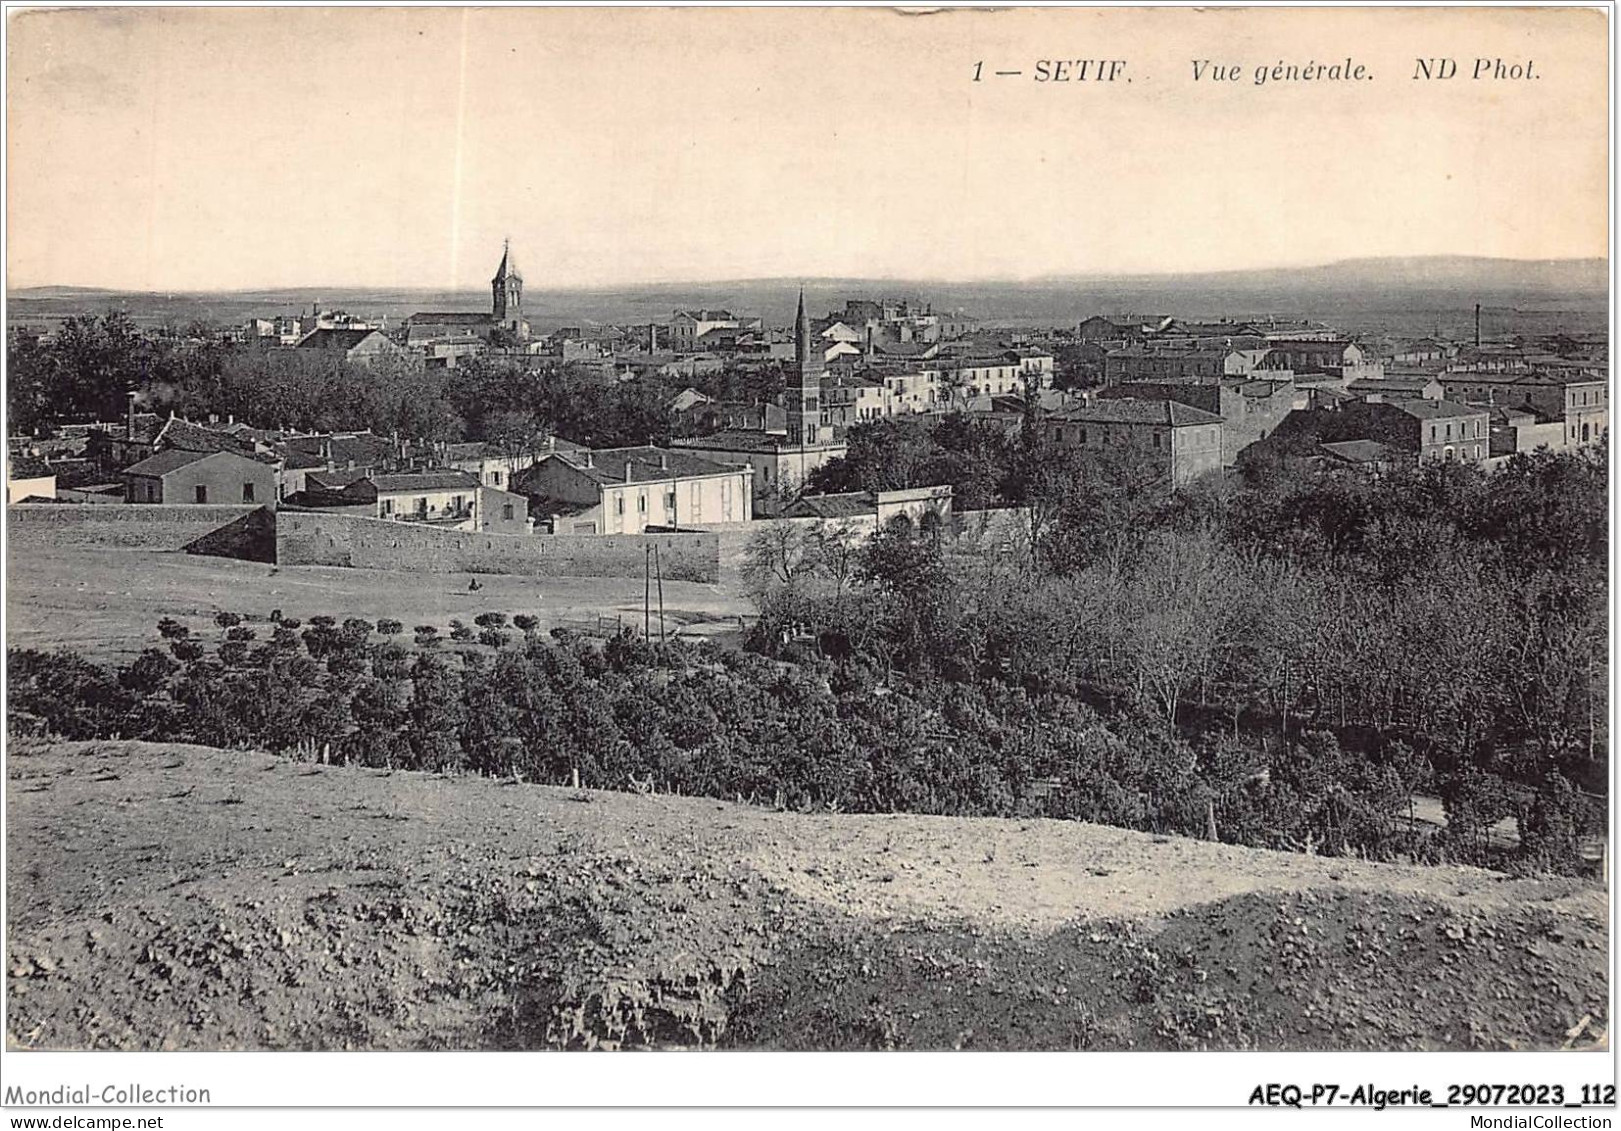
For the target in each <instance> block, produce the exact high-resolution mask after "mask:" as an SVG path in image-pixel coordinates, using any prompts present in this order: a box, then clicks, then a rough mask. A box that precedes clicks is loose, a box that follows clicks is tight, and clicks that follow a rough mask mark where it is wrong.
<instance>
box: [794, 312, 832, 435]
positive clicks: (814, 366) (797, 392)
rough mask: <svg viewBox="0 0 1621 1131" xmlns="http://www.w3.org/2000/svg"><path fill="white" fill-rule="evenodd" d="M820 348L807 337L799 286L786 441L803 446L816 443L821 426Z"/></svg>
mask: <svg viewBox="0 0 1621 1131" xmlns="http://www.w3.org/2000/svg"><path fill="white" fill-rule="evenodd" d="M822 369H823V358H822V351H821V349H819V348H818V347H817V345H816V343H815V342H814V341H813V340H812V338H811V328H810V319H808V318H806V317H805V288H804V287H800V288H799V313H798V314H797V315H795V317H794V375H793V377H791V378H790V380H789V387H788V395H787V398H786V399H787V406H786V407H787V410H788V442H789V443H790V444H793V445H795V446H805V445H809V444H814V443H816V442H817V440H818V438H819V436H820V433H821V426H822Z"/></svg>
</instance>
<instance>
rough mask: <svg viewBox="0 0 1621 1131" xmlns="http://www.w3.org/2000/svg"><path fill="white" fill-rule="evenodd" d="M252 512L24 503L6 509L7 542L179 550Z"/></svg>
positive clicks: (219, 508) (148, 505) (192, 507)
mask: <svg viewBox="0 0 1621 1131" xmlns="http://www.w3.org/2000/svg"><path fill="white" fill-rule="evenodd" d="M257 509H258V508H256V507H252V506H218V505H207V504H204V505H201V506H198V505H190V506H187V505H174V504H163V503H121V504H120V505H118V506H106V505H103V504H100V503H23V504H19V505H17V506H9V507H7V508H6V537H7V539H8V540H9V542H10V544H11V545H19V546H86V547H97V546H99V547H107V548H112V549H128V550H179V549H183V548H184V547H185V546H186V545H188V544H189V543H191V542H193V541H195V540H196V539H198V538H200V537H202V536H203V535H204V534H207V533H209V532H210V531H214V530H218V529H219V528H220V527H222V526H226V525H228V524H229V523H232V522H235V521H236V520H237V519H240V518H241V517H242V516H243V515H246V514H251V513H253V511H255V510H257Z"/></svg>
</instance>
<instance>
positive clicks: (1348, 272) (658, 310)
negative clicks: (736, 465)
mask: <svg viewBox="0 0 1621 1131" xmlns="http://www.w3.org/2000/svg"><path fill="white" fill-rule="evenodd" d="M799 286H800V280H798V279H754V280H738V281H727V282H706V283H653V284H645V285H636V286H622V287H612V288H556V289H552V288H547V287H546V286H545V283H544V275H543V272H542V271H541V270H538V269H532V270H531V277H530V287H529V289H528V291H527V292H526V294H525V296H524V297H525V307H526V311H525V312H526V314H527V315H528V317H529V319H530V322H531V323H532V324H533V325H534V326H535V327H536V328H537V329H538V330H540V331H548V330H552V329H555V328H557V327H559V326H576V325H579V326H590V325H594V324H602V323H646V322H651V321H659V322H662V321H664V320H666V319H668V318H669V316H670V312H671V311H672V310H676V309H680V308H683V307H723V308H727V309H733V310H739V311H745V312H748V313H752V314H759V315H762V316H764V317H765V318H766V320H767V321H768V322H771V323H774V324H779V325H786V324H788V323H789V322H790V321H791V320H792V314H793V309H794V302H795V298H796V296H797V294H798V290H799ZM1608 287H1609V266H1608V264H1607V262H1606V261H1605V260H1602V259H1560V260H1517V259H1485V258H1474V257H1468V256H1421V257H1409V258H1384V259H1352V260H1345V261H1342V262H1339V263H1330V264H1325V265H1322V266H1317V267H1298V268H1275V269H1269V270H1258V271H1222V272H1208V273H1199V274H1188V275H1101V274H1099V275H1075V276H1068V277H1052V278H1042V279H1032V280H1027V281H985V282H966V283H964V282H934V281H929V280H925V279H856V278H851V279H814V280H806V281H805V290H806V297H807V301H808V304H809V305H810V307H811V308H812V310H815V311H822V310H832V309H838V308H841V307H842V306H843V305H844V301H845V300H846V299H851V298H877V297H896V298H902V297H906V298H916V299H920V300H922V301H924V302H928V303H932V304H933V305H934V307H935V309H937V310H942V311H946V310H950V311H961V312H963V313H966V314H969V315H971V316H973V317H976V318H978V319H980V320H982V321H986V322H991V323H999V324H1023V325H1040V326H1068V325H1073V324H1074V323H1075V322H1076V321H1078V320H1079V319H1080V318H1082V317H1085V316H1086V315H1089V314H1095V313H1128V312H1131V313H1138V314H1179V315H1183V316H1187V317H1204V316H1229V317H1235V318H1237V317H1256V316H1259V315H1264V314H1278V315H1291V316H1306V317H1317V318H1323V319H1326V320H1329V321H1334V322H1337V323H1339V324H1342V325H1346V326H1347V327H1348V328H1356V327H1358V326H1376V325H1381V324H1386V323H1387V322H1388V319H1387V318H1385V317H1382V316H1388V315H1400V316H1402V319H1403V321H1410V320H1412V319H1415V318H1420V317H1421V316H1422V318H1425V319H1430V320H1431V321H1433V322H1435V323H1436V324H1438V325H1455V324H1456V323H1457V319H1458V317H1459V316H1460V314H1461V313H1468V312H1470V311H1472V309H1473V304H1474V303H1476V302H1479V303H1482V304H1483V305H1484V306H1486V307H1487V308H1489V309H1498V310H1503V311H1505V312H1508V311H1523V312H1527V313H1535V312H1555V311H1564V312H1579V313H1581V314H1584V315H1588V316H1591V315H1592V314H1594V313H1595V312H1602V311H1604V310H1605V309H1606V306H1607V302H1608ZM9 301H10V320H11V322H12V323H13V324H17V323H26V322H28V321H29V320H30V319H40V320H46V319H55V318H61V317H66V316H69V315H73V314H79V313H101V312H103V311H106V310H109V309H120V310H127V311H128V312H129V313H130V314H131V315H132V316H133V317H135V318H136V319H138V320H140V321H142V322H147V323H162V322H174V323H177V324H180V325H184V324H185V323H187V322H190V321H192V320H195V319H204V320H208V321H213V322H219V323H235V322H240V321H243V320H245V319H247V318H248V317H250V316H253V315H260V316H268V315H273V314H277V313H292V312H295V311H299V310H308V309H310V307H311V305H312V304H316V303H318V304H319V305H320V306H321V307H322V308H323V309H342V310H347V311H349V312H350V313H352V314H355V315H360V316H371V317H379V316H386V317H387V318H388V320H389V324H390V325H394V324H397V323H398V322H399V321H400V320H402V319H404V318H405V317H406V316H408V315H410V314H411V313H413V312H414V311H419V310H485V309H488V306H489V295H488V293H487V292H484V291H443V290H428V289H423V290H410V289H403V290H402V289H379V288H372V289H368V288H352V287H349V288H342V287H295V288H282V289H266V290H258V291H229V292H215V293H178V292H177V293H172V294H163V293H148V294H139V293H132V292H124V291H112V290H97V289H94V288H88V287H68V286H52V287H28V288H22V289H18V290H13V291H11V292H9ZM1582 321H1583V322H1587V321H1590V318H1584V319H1582Z"/></svg>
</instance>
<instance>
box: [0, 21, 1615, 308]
mask: <svg viewBox="0 0 1621 1131" xmlns="http://www.w3.org/2000/svg"><path fill="white" fill-rule="evenodd" d="M8 30H9V37H8V46H7V50H8V59H9V66H10V72H9V87H8V91H7V99H8V112H9V129H8V138H7V144H8V154H9V172H8V184H7V188H8V211H7V218H8V231H7V248H8V250H7V273H8V279H7V281H8V285H9V286H10V287H23V286H33V285H42V284H65V285H80V286H101V287H115V288H127V289H152V290H170V289H172V290H205V289H209V290H212V289H231V288H253V287H272V286H375V287H447V288H449V287H457V288H459V287H479V286H483V285H485V284H486V282H487V280H488V279H489V276H490V274H491V273H492V271H493V269H494V266H495V262H496V260H497V259H498V258H499V255H500V246H501V240H502V238H503V237H504V236H510V237H511V238H512V241H513V247H514V251H515V253H516V254H517V256H518V260H519V262H520V264H521V265H522V267H523V270H524V273H525V277H526V279H527V281H528V284H529V286H530V287H532V288H537V289H544V288H545V287H548V286H557V287H565V286H568V287H572V286H606V285H613V284H621V283H638V282H654V281H699V280H719V279H743V278H762V277H788V278H802V277H808V278H815V277H863V278H873V277H892V278H910V279H929V278H938V279H951V280H965V279H992V278H998V279H1000V278H1033V277H1039V276H1046V275H1055V274H1097V273H1107V274H1128V273H1158V272H1178V271H1208V270H1224V269H1244V268H1255V267H1269V266H1294V265H1304V264H1315V263H1326V262H1332V261H1335V260H1339V259H1346V258H1354V257H1361V256H1387V255H1402V256H1405V255H1434V254H1449V255H1485V256H1500V257H1514V258H1537V259H1550V258H1563V257H1588V256H1604V255H1606V254H1607V248H1608V234H1607V228H1606V223H1607V221H1606V204H1607V197H1606V193H1607V176H1608V173H1609V154H1608V137H1609V129H1608V123H1607V119H1606V114H1607V109H1606V90H1607V70H1606V68H1607V65H1608V64H1607V55H1606V39H1607V26H1606V16H1605V14H1604V13H1603V12H1601V11H1582V10H1570V9H1565V10H1554V9H1540V10H1508V9H1499V10H1496V11H1488V10H1480V9H1474V10H1463V9H1440V8H1434V9H1361V10H1357V9H1326V10H1310V11H1302V10H1293V9H1255V10H1227V11H1214V12H1212V11H1196V10H1193V9H1158V10H1153V11H1142V10H1135V9H1109V10H1102V11H1098V10H1090V11H1076V10H1061V9H1022V10H1010V11H999V12H985V11H969V10H957V11H950V12H944V13H938V14H932V15H907V14H902V13H899V12H895V11H890V10H885V9H861V10H858V9H839V10H831V9H770V10H767V9H706V10H699V9H685V10H675V9H636V10H626V9H602V8H598V9H550V10H517V9H482V10H481V9H421V8H418V9H387V10H375V9H374V10H365V9H357V8H325V9H322V8H293V9H264V10H255V9H247V8H237V9H216V10H199V9H171V10H153V9H145V10H137V9H123V10H118V9H108V10H80V11H70V10H62V11H38V12H25V13H22V14H19V15H13V16H12V18H11V20H10V22H9V28H8ZM1420 55H1423V56H1426V57H1431V56H1433V57H1444V56H1450V57H1452V58H1454V59H1455V60H1456V61H1457V66H1458V68H1459V70H1460V72H1462V73H1461V74H1460V75H1459V77H1457V78H1454V79H1452V80H1449V81H1445V82H1441V81H1432V82H1423V81H1419V80H1415V79H1414V78H1413V77H1412V76H1413V73H1414V70H1415V61H1416V58H1417V57H1418V56H1420ZM1083 57H1104V58H1117V59H1124V60H1126V68H1125V71H1124V76H1125V77H1129V78H1130V79H1131V82H1129V83H1127V82H1125V81H1123V79H1122V80H1121V81H1117V82H1115V83H1112V84H1102V83H1097V82H1085V83H1081V82H1071V83H1068V84H1056V83H1045V84H1043V83H1037V82H1035V81H1034V79H1033V75H1034V71H1035V67H1036V63H1037V61H1038V60H1042V59H1055V58H1069V59H1078V58H1083ZM1346 57H1350V58H1351V60H1352V62H1353V64H1358V63H1360V64H1362V65H1364V66H1366V67H1367V68H1368V69H1369V70H1370V71H1371V72H1372V73H1373V75H1374V77H1373V79H1372V80H1371V81H1365V82H1355V81H1350V82H1347V81H1334V80H1320V81H1317V82H1315V83H1293V84H1290V83H1283V84H1274V83H1269V84H1267V85H1265V86H1260V87H1257V86H1256V85H1255V84H1254V81H1253V71H1254V68H1255V67H1256V66H1257V65H1259V64H1274V63H1277V62H1279V61H1283V62H1287V63H1295V64H1305V63H1307V62H1309V61H1312V60H1316V61H1318V62H1340V61H1342V60H1344V59H1345V58H1346ZM1497 57H1502V58H1503V59H1504V60H1505V62H1524V61H1525V60H1531V61H1532V64H1533V67H1534V71H1533V73H1535V74H1537V75H1539V76H1540V77H1538V78H1535V79H1530V80H1519V81H1515V80H1508V79H1505V80H1502V81H1490V80H1479V81H1477V80H1475V79H1473V78H1471V77H1470V72H1471V71H1472V70H1473V67H1474V62H1475V60H1476V59H1477V58H1497ZM1196 59H1210V60H1211V61H1212V62H1222V61H1230V62H1234V63H1237V64H1239V65H1240V66H1241V68H1242V69H1243V70H1242V77H1241V79H1240V81H1238V82H1232V83H1220V84H1216V83H1213V82H1210V81H1208V80H1206V81H1204V82H1195V81H1194V80H1193V78H1192V62H1193V60H1196ZM981 61H982V62H983V68H982V78H981V81H980V82H978V83H975V82H974V81H972V80H973V72H974V67H975V63H976V62H981ZM999 69H1002V70H1021V71H1022V72H1023V74H1022V75H1019V76H1001V77H997V76H995V75H994V71H996V70H999Z"/></svg>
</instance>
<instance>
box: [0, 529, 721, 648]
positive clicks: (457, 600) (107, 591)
mask: <svg viewBox="0 0 1621 1131" xmlns="http://www.w3.org/2000/svg"><path fill="white" fill-rule="evenodd" d="M478 580H479V584H480V585H482V586H483V588H482V589H481V590H480V591H478V592H477V593H469V592H468V591H467V583H468V578H467V577H463V576H458V575H453V574H452V575H447V574H418V573H394V572H389V571H382V570H357V569H340V568H325V567H318V566H293V567H287V568H277V567H275V566H269V565H262V564H259V563H255V562H241V561H235V560H232V559H229V558H206V557H197V556H193V555H190V554H185V553H180V552H178V551H173V552H169V551H163V552H159V551H151V550H111V549H108V550H98V549H84V548H80V547H75V548H72V549H60V550H57V549H46V548H42V547H37V546H20V545H19V546H13V547H11V548H10V553H9V555H8V559H7V561H6V646H7V647H8V648H56V647H67V648H72V649H74V650H75V651H77V652H79V653H81V654H82V655H84V656H86V657H88V658H91V659H96V660H127V659H128V658H130V657H132V656H134V655H136V654H138V653H139V652H140V650H141V649H142V648H145V647H149V646H151V645H152V644H153V643H154V642H156V640H157V633H156V629H155V628H154V626H155V625H156V624H157V622H158V621H159V620H160V619H161V618H163V617H165V616H169V617H174V618H175V619H176V620H179V621H182V622H184V623H187V624H190V625H191V626H192V628H193V630H196V629H198V628H200V627H202V626H203V625H205V624H209V623H210V622H211V621H212V620H213V617H214V614H215V613H217V612H219V611H220V610H222V609H224V610H229V611H231V612H237V613H245V614H252V615H253V616H255V617H268V616H269V615H270V613H271V611H272V610H273V609H280V610H281V611H282V613H283V614H285V615H286V616H289V617H298V618H299V619H300V620H307V619H308V618H309V617H311V616H316V615H319V614H322V613H325V614H329V615H332V616H336V617H338V618H339V619H340V620H341V619H343V618H344V617H347V616H358V617H365V618H367V619H369V620H375V619H376V618H378V617H393V618H394V619H395V620H398V621H400V622H402V623H403V624H404V625H405V626H406V627H407V629H409V628H411V627H412V626H414V625H418V624H433V625H437V626H438V627H440V628H444V627H445V626H446V625H447V624H448V623H449V622H450V620H451V619H452V618H457V619H460V620H462V621H464V622H466V623H469V624H471V623H472V619H473V618H474V617H475V616H477V615H478V614H479V613H481V612H485V611H486V610H494V611H496V612H504V613H507V614H509V615H510V614H513V613H525V612H526V613H530V614H532V615H535V616H538V617H540V618H541V620H542V621H543V622H544V623H545V626H546V627H548V628H550V627H552V626H553V625H555V624H557V623H559V622H560V621H561V620H564V619H571V618H572V619H577V618H581V617H597V616H601V617H603V618H605V620H606V621H616V620H617V619H618V618H621V617H622V618H623V619H624V622H625V623H626V624H634V625H637V626H640V625H641V623H642V582H641V580H640V579H639V578H638V579H634V580H632V579H626V578H596V577H593V578H532V577H504V576H496V575H483V574H481V575H480V576H479V579H478ZM654 600H655V604H654V625H653V631H654V632H655V633H656V632H657V631H658V624H657V604H656V601H657V598H656V596H655V599H654ZM664 608H665V616H666V620H667V631H669V632H675V631H677V630H681V631H686V632H688V633H689V634H695V635H702V634H704V633H705V632H709V631H718V630H721V629H724V628H725V627H726V626H727V625H728V624H730V625H731V626H733V627H735V625H736V617H737V616H738V615H739V614H750V613H752V612H753V609H752V607H750V606H749V605H748V603H747V602H746V601H745V600H744V599H743V598H741V597H739V596H737V595H735V594H733V593H731V592H730V591H728V590H727V589H725V588H724V587H722V586H718V585H698V584H693V583H690V582H674V581H666V582H665V583H664Z"/></svg>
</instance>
